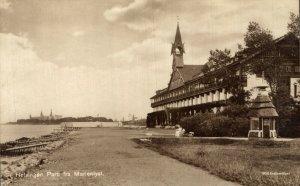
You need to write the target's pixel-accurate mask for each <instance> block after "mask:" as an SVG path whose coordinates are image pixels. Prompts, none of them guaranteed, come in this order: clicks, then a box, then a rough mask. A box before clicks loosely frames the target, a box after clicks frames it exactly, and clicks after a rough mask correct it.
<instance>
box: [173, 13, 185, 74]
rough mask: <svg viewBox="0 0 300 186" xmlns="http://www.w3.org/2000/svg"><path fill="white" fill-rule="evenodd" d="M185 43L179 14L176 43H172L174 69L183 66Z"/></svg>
mask: <svg viewBox="0 0 300 186" xmlns="http://www.w3.org/2000/svg"><path fill="white" fill-rule="evenodd" d="M183 53H185V50H184V44H183V43H182V39H181V33H180V28H179V17H178V16H177V28H176V34H175V39H174V43H172V49H171V55H173V70H176V68H181V67H183Z"/></svg>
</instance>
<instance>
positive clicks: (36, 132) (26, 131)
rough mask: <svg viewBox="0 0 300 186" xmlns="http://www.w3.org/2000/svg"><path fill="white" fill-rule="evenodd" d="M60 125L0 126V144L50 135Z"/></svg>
mask: <svg viewBox="0 0 300 186" xmlns="http://www.w3.org/2000/svg"><path fill="white" fill-rule="evenodd" d="M58 128H60V125H29V124H26V125H25V124H23V125H14V124H0V143H5V142H7V141H13V140H16V139H19V138H22V137H27V138H32V137H39V136H41V135H46V134H50V133H51V132H53V131H54V129H58Z"/></svg>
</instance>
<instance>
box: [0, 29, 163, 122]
mask: <svg viewBox="0 0 300 186" xmlns="http://www.w3.org/2000/svg"><path fill="white" fill-rule="evenodd" d="M0 42H1V45H0V83H1V96H0V110H1V113H0V115H1V116H0V118H1V121H0V122H7V121H14V120H16V119H17V118H27V117H28V115H29V114H30V113H31V114H32V115H37V114H39V112H40V111H41V110H43V111H44V113H45V114H48V113H47V112H49V111H50V109H51V108H52V109H53V111H54V112H55V114H62V115H64V116H85V115H94V116H95V115H97V114H100V115H101V116H106V117H111V118H113V119H115V118H119V119H120V118H122V117H123V116H127V115H128V114H129V113H134V114H135V115H136V116H138V117H146V114H147V112H149V111H150V100H149V98H150V97H151V96H152V95H153V93H154V90H156V89H157V88H158V87H157V84H159V83H157V82H159V80H160V78H162V77H164V76H168V75H167V73H163V74H158V72H156V71H155V70H149V69H147V68H142V67H139V66H131V68H130V69H127V70H124V69H118V68H113V69H110V70H101V69H95V68H90V67H86V66H79V67H59V66H57V65H54V64H53V63H51V62H47V61H44V60H42V59H41V58H40V57H39V56H38V55H37V54H36V52H35V51H34V48H35V47H34V45H33V44H32V43H31V42H30V41H29V40H28V39H27V38H25V37H21V36H16V35H13V34H2V33H0ZM131 52H132V51H131ZM124 55H125V54H124ZM145 85H147V86H145Z"/></svg>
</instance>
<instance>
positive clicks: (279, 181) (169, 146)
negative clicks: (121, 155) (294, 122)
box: [135, 138, 300, 186]
mask: <svg viewBox="0 0 300 186" xmlns="http://www.w3.org/2000/svg"><path fill="white" fill-rule="evenodd" d="M150 140H151V141H148V142H142V141H140V140H139V139H135V141H136V142H137V143H139V144H141V145H143V146H146V147H148V148H151V149H152V150H155V151H158V152H159V153H161V154H163V155H167V156H170V157H172V158H175V159H178V160H179V161H182V162H184V163H188V164H192V165H194V166H197V167H201V168H203V169H205V170H207V171H209V172H210V173H211V174H214V175H217V176H219V177H221V178H223V179H226V180H230V181H234V182H239V183H241V184H243V185H253V186H258V185H268V186H271V185H280V186H282V185H299V183H300V140H299V139H297V140H293V141H238V140H230V139H199V138H150ZM187 174H188V173H187ZM274 174H277V175H274ZM278 174H281V175H278Z"/></svg>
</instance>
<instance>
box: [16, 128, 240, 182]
mask: <svg viewBox="0 0 300 186" xmlns="http://www.w3.org/2000/svg"><path fill="white" fill-rule="evenodd" d="M145 133H146V132H145V131H144V130H130V129H129V130H128V129H127V130H124V129H117V128H114V129H108V128H86V129H82V130H80V131H79V133H78V134H77V135H75V136H73V137H70V139H69V142H68V145H66V146H64V147H63V148H62V149H59V150H57V151H56V152H54V153H53V154H51V155H50V158H49V162H47V163H46V164H44V165H42V166H41V168H40V169H36V170H34V171H32V172H29V174H30V173H40V174H43V176H40V177H38V178H23V179H18V180H17V181H16V182H15V183H14V184H12V185H22V186H24V185H30V186H33V185H39V186H42V185H51V186H55V185H107V186H114V185H121V186H167V185H168V186H194V185H195V186H201V185H204V186H206V185H207V186H211V185H213V186H229V185H237V184H236V183H232V182H228V181H224V180H222V179H220V178H218V177H216V176H213V175H210V174H209V173H208V172H206V171H203V170H201V169H200V168H197V167H193V166H191V165H187V164H184V163H181V162H179V161H177V160H175V159H172V158H169V157H167V156H162V155H160V154H158V153H157V152H154V151H151V150H149V149H147V148H142V147H140V146H139V145H137V144H136V143H134V142H133V141H131V140H130V138H133V137H138V136H145ZM74 171H75V172H76V171H79V172H81V173H83V175H82V176H76V175H74ZM47 172H48V176H47ZM49 172H51V173H53V174H52V175H49ZM63 172H67V173H70V176H66V175H64V173H63ZM85 172H86V173H89V175H87V174H86V175H85ZM101 172H102V174H103V175H100V174H101ZM56 173H57V174H56ZM96 174H98V175H100V176H97V177H93V176H91V175H94V176H96Z"/></svg>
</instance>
